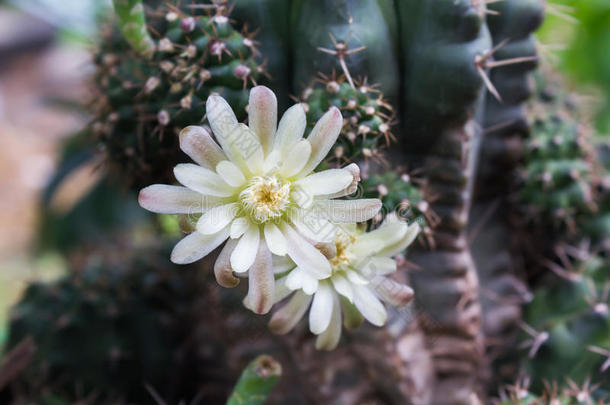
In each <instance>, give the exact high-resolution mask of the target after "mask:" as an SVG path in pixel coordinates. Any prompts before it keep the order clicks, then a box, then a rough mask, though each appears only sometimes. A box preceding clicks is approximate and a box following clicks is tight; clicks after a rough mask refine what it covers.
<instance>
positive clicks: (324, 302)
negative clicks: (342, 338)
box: [309, 282, 333, 335]
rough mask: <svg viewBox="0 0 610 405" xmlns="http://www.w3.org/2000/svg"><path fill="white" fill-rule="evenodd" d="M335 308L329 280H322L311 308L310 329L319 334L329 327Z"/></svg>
mask: <svg viewBox="0 0 610 405" xmlns="http://www.w3.org/2000/svg"><path fill="white" fill-rule="evenodd" d="M332 308H333V292H332V288H331V287H330V285H329V284H328V283H327V282H321V283H320V284H319V286H318V291H317V292H316V293H315V295H314V296H313V302H312V303H311V308H310V309H309V330H310V331H311V333H313V334H315V335H319V334H320V333H322V332H324V331H325V330H326V328H328V324H329V323H330V316H331V314H332Z"/></svg>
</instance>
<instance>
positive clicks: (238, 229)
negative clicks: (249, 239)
mask: <svg viewBox="0 0 610 405" xmlns="http://www.w3.org/2000/svg"><path fill="white" fill-rule="evenodd" d="M249 226H250V221H248V219H247V218H246V217H239V218H235V220H233V222H232V223H231V239H237V238H239V237H240V236H241V235H243V234H244V232H246V229H248V227H249Z"/></svg>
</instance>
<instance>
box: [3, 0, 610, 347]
mask: <svg viewBox="0 0 610 405" xmlns="http://www.w3.org/2000/svg"><path fill="white" fill-rule="evenodd" d="M109 7H110V4H109V2H107V1H100V0H0V223H1V224H2V226H1V227H0V269H1V271H0V278H1V280H0V343H2V342H4V340H5V338H6V320H7V310H8V308H9V307H10V306H11V304H12V303H14V302H15V301H16V300H17V299H18V298H19V296H20V294H21V293H22V290H23V287H24V286H25V285H26V282H28V281H31V280H34V279H52V278H56V277H58V276H59V275H61V274H62V273H63V272H64V271H65V267H66V263H63V262H62V260H63V259H62V256H61V255H59V254H57V252H58V250H61V249H62V248H64V247H63V246H61V244H60V245H58V244H57V243H56V242H54V244H48V243H46V242H45V241H47V240H51V239H52V240H54V241H57V240H63V242H62V243H67V244H69V243H70V240H71V239H70V238H71V237H72V236H70V235H64V238H63V239H62V238H49V237H48V235H49V233H52V232H61V231H62V230H61V223H62V222H61V220H62V215H63V214H64V213H66V212H68V211H70V209H71V208H72V207H73V205H74V204H75V202H76V201H78V200H79V197H80V196H82V195H84V194H85V192H86V191H87V190H90V189H91V188H92V187H97V186H99V185H98V182H99V181H100V178H101V174H100V172H101V169H100V168H99V167H98V164H97V163H96V160H95V159H93V160H92V161H91V160H88V162H89V163H87V164H85V165H83V166H82V167H81V168H80V170H78V171H77V172H76V173H72V174H71V176H72V177H73V178H71V179H70V181H65V182H63V183H62V186H61V188H62V189H61V190H58V191H56V192H55V193H53V198H52V199H50V200H49V199H45V195H50V194H49V192H48V187H53V184H54V182H55V181H56V180H57V176H58V175H57V170H58V169H61V168H60V160H61V157H62V156H63V155H65V151H66V148H67V147H68V146H66V145H65V142H64V141H65V140H66V139H68V137H70V136H71V135H73V134H75V133H78V131H79V130H81V129H82V128H83V127H84V126H85V124H86V123H87V122H88V120H90V118H91V117H89V116H87V114H86V113H85V108H84V107H85V106H86V105H87V103H89V102H90V101H91V93H90V91H89V86H88V80H89V77H90V75H91V73H92V67H91V63H90V54H91V50H92V49H93V48H94V47H95V39H96V33H97V29H98V28H97V27H98V23H99V21H101V20H102V19H103V18H104V15H105V14H106V13H107V12H108V10H109ZM538 36H539V41H540V54H541V56H542V59H543V60H542V63H543V64H547V65H552V66H554V67H555V68H556V69H559V70H560V71H561V72H563V73H564V74H565V76H566V77H567V79H568V80H569V85H570V86H571V88H572V89H573V90H574V91H576V92H578V93H581V94H584V95H585V96H586V98H587V100H588V101H589V102H590V106H591V108H590V113H591V114H592V116H594V117H595V122H596V126H597V130H598V131H597V132H598V136H605V134H607V133H608V132H609V131H610V2H608V1H607V0H574V1H565V2H561V3H560V2H549V3H548V4H547V19H546V21H545V23H544V26H543V27H542V29H541V30H540V31H539V33H538ZM64 161H65V160H64ZM81 161H83V159H81ZM78 162H79V159H78V158H76V160H73V161H72V164H79V163H78ZM59 172H60V173H61V170H59ZM106 208H107V207H106ZM106 208H101V209H100V211H99V215H100V218H97V219H96V218H93V219H91V218H87V219H82V218H78V217H72V218H71V220H77V221H80V220H85V221H87V220H92V221H100V222H101V223H104V221H105V219H104V209H106ZM75 218H76V219H75ZM83 229H85V230H86V229H94V228H87V227H86V226H85V227H83ZM83 232H84V231H83Z"/></svg>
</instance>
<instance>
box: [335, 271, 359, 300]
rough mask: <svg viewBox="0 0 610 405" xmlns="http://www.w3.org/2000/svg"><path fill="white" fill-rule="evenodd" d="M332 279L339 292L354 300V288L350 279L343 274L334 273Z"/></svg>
mask: <svg viewBox="0 0 610 405" xmlns="http://www.w3.org/2000/svg"><path fill="white" fill-rule="evenodd" d="M330 280H331V281H332V283H333V287H334V288H335V290H337V292H338V293H339V294H341V295H343V296H344V297H345V298H347V299H348V300H349V302H353V301H354V290H353V289H352V284H351V283H350V282H349V280H348V279H346V278H345V277H343V275H341V274H334V275H333V276H332V277H331V279H330Z"/></svg>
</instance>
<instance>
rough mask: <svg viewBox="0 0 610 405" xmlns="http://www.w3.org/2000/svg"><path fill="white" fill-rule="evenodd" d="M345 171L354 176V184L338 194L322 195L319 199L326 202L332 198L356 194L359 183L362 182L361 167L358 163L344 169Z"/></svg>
mask: <svg viewBox="0 0 610 405" xmlns="http://www.w3.org/2000/svg"><path fill="white" fill-rule="evenodd" d="M343 170H347V171H348V172H350V173H351V174H352V182H351V183H350V184H349V185H348V186H347V187H345V188H344V189H343V190H339V191H337V192H336V193H332V194H327V195H321V196H319V198H323V199H326V200H329V199H332V198H341V197H345V196H347V195H350V194H354V192H356V190H358V182H360V167H358V165H357V164H356V163H351V164H349V165H347V166H345V167H344V168H343Z"/></svg>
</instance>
